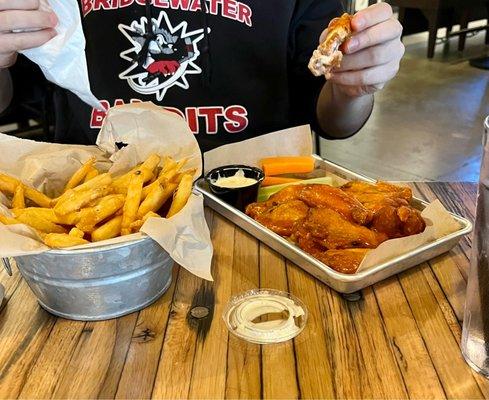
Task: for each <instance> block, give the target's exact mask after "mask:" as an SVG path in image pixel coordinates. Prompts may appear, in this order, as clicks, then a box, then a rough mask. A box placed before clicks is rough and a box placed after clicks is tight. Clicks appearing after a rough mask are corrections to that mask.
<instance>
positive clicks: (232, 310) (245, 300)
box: [223, 289, 308, 344]
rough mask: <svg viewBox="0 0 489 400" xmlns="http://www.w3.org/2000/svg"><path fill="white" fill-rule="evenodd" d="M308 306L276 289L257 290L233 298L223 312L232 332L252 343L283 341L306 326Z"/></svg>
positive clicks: (292, 336) (294, 335)
mask: <svg viewBox="0 0 489 400" xmlns="http://www.w3.org/2000/svg"><path fill="white" fill-rule="evenodd" d="M307 316H308V312H307V309H306V306H305V305H304V303H303V302H302V301H300V300H299V299H298V298H296V297H295V296H293V295H291V294H290V293H287V292H282V291H280V290H273V289H253V290H249V291H247V292H244V293H240V294H238V295H236V296H234V297H232V298H231V300H230V301H229V303H228V304H227V306H226V309H225V310H224V313H223V319H224V322H225V323H226V326H227V328H228V329H229V331H230V332H231V333H232V334H234V335H236V336H237V337H239V338H241V339H244V340H246V341H248V342H251V343H257V344H271V343H281V342H285V341H287V340H290V339H292V338H294V337H296V336H297V335H298V334H299V333H301V332H302V330H303V329H304V327H305V325H306V321H307Z"/></svg>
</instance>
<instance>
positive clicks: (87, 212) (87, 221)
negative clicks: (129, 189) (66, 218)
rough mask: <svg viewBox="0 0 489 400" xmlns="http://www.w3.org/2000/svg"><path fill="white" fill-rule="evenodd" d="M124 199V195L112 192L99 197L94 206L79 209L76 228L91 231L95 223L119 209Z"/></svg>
mask: <svg viewBox="0 0 489 400" xmlns="http://www.w3.org/2000/svg"><path fill="white" fill-rule="evenodd" d="M124 200H125V196H124V195H122V194H112V195H108V196H105V197H103V198H102V199H100V201H99V202H98V204H97V205H96V206H94V207H90V208H84V209H82V210H80V220H79V222H78V223H77V224H76V226H77V228H79V229H81V230H82V231H84V232H91V231H92V230H93V229H94V227H95V225H97V224H98V223H99V222H102V221H103V220H105V219H107V218H108V217H110V216H111V215H113V214H115V213H116V212H117V211H119V210H120V209H121V208H122V206H123V205H124Z"/></svg>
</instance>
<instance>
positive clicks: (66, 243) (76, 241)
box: [44, 233, 90, 249]
mask: <svg viewBox="0 0 489 400" xmlns="http://www.w3.org/2000/svg"><path fill="white" fill-rule="evenodd" d="M44 243H45V244H46V246H49V247H53V248H55V249H62V248H64V247H73V246H79V245H81V244H87V243H90V242H89V241H88V240H85V239H83V238H80V237H77V236H72V235H68V234H66V233H49V234H47V235H46V236H45V237H44Z"/></svg>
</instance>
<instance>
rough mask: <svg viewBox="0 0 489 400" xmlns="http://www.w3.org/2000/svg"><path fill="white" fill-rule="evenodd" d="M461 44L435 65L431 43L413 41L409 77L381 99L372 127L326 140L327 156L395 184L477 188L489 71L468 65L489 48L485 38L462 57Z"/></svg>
mask: <svg viewBox="0 0 489 400" xmlns="http://www.w3.org/2000/svg"><path fill="white" fill-rule="evenodd" d="M442 33H443V32H441V31H440V32H439V36H440V35H442ZM457 40H458V39H456V38H454V39H451V40H450V43H449V46H446V45H442V44H440V45H438V46H437V48H436V56H435V58H434V59H433V60H428V59H427V58H426V42H427V41H426V36H425V35H424V34H420V35H415V36H413V37H407V38H406V39H405V44H406V55H405V57H404V60H403V62H402V65H401V70H400V72H399V74H398V76H397V77H396V79H395V80H394V81H393V82H391V83H390V84H389V85H388V86H387V87H386V88H385V89H384V90H383V91H382V92H381V93H379V94H378V95H377V96H376V106H375V110H374V112H373V115H372V117H371V118H370V120H369V121H368V123H367V124H366V125H365V127H364V128H363V129H362V130H361V131H360V132H359V133H358V134H357V135H356V136H354V137H353V138H350V139H346V140H343V141H326V140H322V144H321V153H322V156H323V157H325V158H327V159H329V160H332V161H334V162H337V163H338V164H341V165H344V166H346V167H349V168H352V169H354V170H357V171H361V172H363V173H364V174H366V175H369V176H372V177H376V178H382V179H387V180H435V181H475V180H477V177H478V173H479V161H480V153H481V135H482V123H483V119H484V117H485V116H486V115H488V114H489V71H487V70H479V69H476V68H473V67H471V66H470V65H469V64H468V62H467V60H468V59H470V58H473V57H477V56H482V55H485V54H487V55H489V47H487V46H485V45H484V33H480V34H478V35H477V36H475V37H473V38H469V39H467V43H466V50H465V51H464V53H463V54H461V53H459V52H458V51H457Z"/></svg>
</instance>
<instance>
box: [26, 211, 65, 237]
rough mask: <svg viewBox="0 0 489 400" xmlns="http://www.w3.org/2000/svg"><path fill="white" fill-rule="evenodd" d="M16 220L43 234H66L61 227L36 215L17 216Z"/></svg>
mask: <svg viewBox="0 0 489 400" xmlns="http://www.w3.org/2000/svg"><path fill="white" fill-rule="evenodd" d="M17 220H18V221H19V222H21V223H23V224H25V225H29V226H30V227H32V228H34V229H37V230H38V231H41V232H45V233H66V229H65V228H63V227H62V226H59V225H56V224H55V223H53V222H51V221H48V220H47V219H44V218H42V217H40V216H38V215H29V214H26V213H22V214H19V216H18V217H17Z"/></svg>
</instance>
